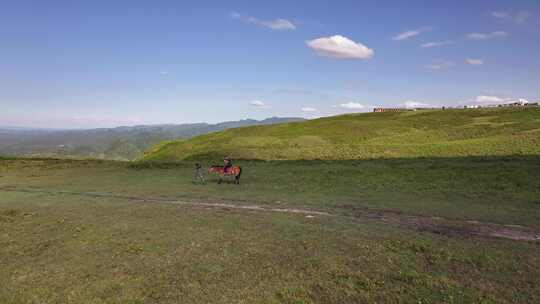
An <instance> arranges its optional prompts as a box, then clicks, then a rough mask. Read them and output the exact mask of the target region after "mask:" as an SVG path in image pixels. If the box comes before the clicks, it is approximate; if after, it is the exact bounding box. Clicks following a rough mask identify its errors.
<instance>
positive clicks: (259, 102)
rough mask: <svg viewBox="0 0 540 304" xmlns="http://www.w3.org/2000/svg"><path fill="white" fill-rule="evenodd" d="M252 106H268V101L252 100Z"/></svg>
mask: <svg viewBox="0 0 540 304" xmlns="http://www.w3.org/2000/svg"><path fill="white" fill-rule="evenodd" d="M249 104H250V105H251V106H254V107H257V108H266V107H267V106H266V103H264V101H262V100H252V101H250V102H249Z"/></svg>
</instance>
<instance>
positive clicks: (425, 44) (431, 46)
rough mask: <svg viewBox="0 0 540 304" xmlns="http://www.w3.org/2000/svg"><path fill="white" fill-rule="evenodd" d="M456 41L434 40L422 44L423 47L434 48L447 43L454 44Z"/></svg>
mask: <svg viewBox="0 0 540 304" xmlns="http://www.w3.org/2000/svg"><path fill="white" fill-rule="evenodd" d="M453 43H454V41H452V40H445V41H433V42H426V43H424V44H422V45H421V47H423V48H434V47H441V46H445V45H450V44H453Z"/></svg>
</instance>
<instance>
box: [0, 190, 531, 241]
mask: <svg viewBox="0 0 540 304" xmlns="http://www.w3.org/2000/svg"><path fill="white" fill-rule="evenodd" d="M0 191H4V192H21V193H40V194H48V195H75V196H86V197H93V198H100V197H101V198H117V199H124V200H130V201H137V202H146V203H167V204H177V205H184V206H190V207H202V208H215V209H233V210H248V211H258V212H280V213H294V214H301V215H305V216H306V217H309V218H312V217H316V216H324V217H341V218H349V219H353V220H364V221H366V220H372V221H382V222H385V223H389V224H394V225H398V226H401V227H405V228H408V229H413V230H416V231H426V232H431V233H436V234H442V235H447V236H456V237H471V236H478V237H489V238H504V239H510V240H515V241H528V242H536V241H540V231H535V230H533V229H531V228H528V227H524V226H519V225H502V224H495V223H487V222H479V221H464V220H454V219H447V218H442V217H430V216H418V215H408V214H404V213H402V212H399V211H394V210H376V209H368V208H362V207H356V206H351V205H344V206H338V208H339V209H340V210H343V211H344V212H342V213H340V214H338V213H329V212H324V211H317V210H311V209H301V208H285V207H279V208H276V207H271V206H264V205H250V204H233V203H211V202H196V201H193V202H187V201H179V200H174V199H167V198H148V197H139V196H128V195H118V194H111V193H95V192H74V191H49V190H44V189H35V188H32V189H31V188H19V187H8V186H4V187H0Z"/></svg>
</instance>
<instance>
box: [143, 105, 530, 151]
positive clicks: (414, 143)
mask: <svg viewBox="0 0 540 304" xmlns="http://www.w3.org/2000/svg"><path fill="white" fill-rule="evenodd" d="M225 154H230V155H232V156H233V157H234V158H237V159H265V160H282V159H367V158H395V157H455V156H486V155H538V154H540V107H531V108H526V109H525V108H493V109H474V110H445V111H441V110H435V111H417V112H405V113H368V114H351V115H342V116H336V117H329V118H322V119H316V120H311V121H307V122H301V123H289V124H281V125H275V126H259V127H246V128H238V129H231V130H227V131H224V132H218V133H213V134H208V135H204V136H199V137H196V138H194V139H191V140H186V141H180V142H171V143H167V144H164V145H160V146H158V147H155V148H154V149H151V150H150V151H149V152H148V153H146V155H145V157H144V160H152V161H175V160H183V159H193V160H194V159H209V158H215V159H219V157H222V156H223V155H225Z"/></svg>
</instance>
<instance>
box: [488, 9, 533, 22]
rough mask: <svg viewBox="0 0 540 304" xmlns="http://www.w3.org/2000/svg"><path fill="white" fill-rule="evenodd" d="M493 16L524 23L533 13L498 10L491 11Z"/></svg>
mask: <svg viewBox="0 0 540 304" xmlns="http://www.w3.org/2000/svg"><path fill="white" fill-rule="evenodd" d="M491 16H493V17H495V18H498V19H502V20H510V21H512V22H515V23H518V24H522V23H525V22H526V21H527V19H529V17H530V16H531V13H530V12H528V11H519V12H517V13H515V14H511V13H509V12H504V11H498V12H491Z"/></svg>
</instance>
